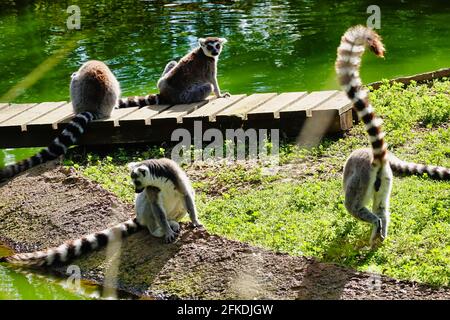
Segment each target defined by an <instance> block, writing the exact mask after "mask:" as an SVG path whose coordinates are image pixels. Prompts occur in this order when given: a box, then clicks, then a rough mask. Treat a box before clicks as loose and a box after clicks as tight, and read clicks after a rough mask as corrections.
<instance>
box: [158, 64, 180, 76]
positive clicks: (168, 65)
mask: <svg viewBox="0 0 450 320" xmlns="http://www.w3.org/2000/svg"><path fill="white" fill-rule="evenodd" d="M177 64H178V62H176V61H170V62H169V63H168V64H166V67H165V68H164V71H163V73H162V75H161V77H164V76H165V75H166V74H167V73H168V72H169V71H170V70H172V69H173V68H175V66H176V65H177Z"/></svg>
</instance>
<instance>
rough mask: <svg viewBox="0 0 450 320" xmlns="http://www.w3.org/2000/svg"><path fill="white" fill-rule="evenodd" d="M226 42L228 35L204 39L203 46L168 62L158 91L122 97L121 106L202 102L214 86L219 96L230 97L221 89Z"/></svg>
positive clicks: (202, 39)
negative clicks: (220, 71)
mask: <svg viewBox="0 0 450 320" xmlns="http://www.w3.org/2000/svg"><path fill="white" fill-rule="evenodd" d="M226 42H227V40H226V39H225V38H217V37H208V38H206V39H204V38H200V39H199V40H198V43H199V45H200V46H199V47H197V48H195V49H194V50H192V51H191V52H189V53H188V54H187V55H185V56H184V57H183V58H182V59H181V60H180V61H179V62H176V61H171V62H169V63H168V64H167V65H166V67H165V69H164V72H163V74H162V76H161V78H160V79H159V81H158V89H159V93H158V94H150V95H147V96H145V97H128V98H122V99H120V102H119V108H127V107H135V106H139V107H143V106H147V105H154V104H187V103H193V102H198V101H202V100H205V99H206V98H207V97H208V96H209V95H210V94H211V92H212V89H214V94H215V96H216V97H217V98H221V97H228V96H229V93H224V94H222V93H221V92H220V88H219V83H218V81H217V62H218V60H219V55H220V53H221V52H222V48H223V45H224V44H225V43H226Z"/></svg>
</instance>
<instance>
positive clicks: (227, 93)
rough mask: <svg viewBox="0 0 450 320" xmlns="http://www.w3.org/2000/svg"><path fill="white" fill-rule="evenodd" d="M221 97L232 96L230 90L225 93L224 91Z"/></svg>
mask: <svg viewBox="0 0 450 320" xmlns="http://www.w3.org/2000/svg"><path fill="white" fill-rule="evenodd" d="M220 97H221V98H229V97H231V94H230V93H229V92H225V93H222V94H221V95H220Z"/></svg>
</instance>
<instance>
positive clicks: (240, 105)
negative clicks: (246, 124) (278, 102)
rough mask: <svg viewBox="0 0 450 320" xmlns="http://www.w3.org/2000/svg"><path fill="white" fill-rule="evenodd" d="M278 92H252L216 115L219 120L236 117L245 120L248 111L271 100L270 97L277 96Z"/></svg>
mask: <svg viewBox="0 0 450 320" xmlns="http://www.w3.org/2000/svg"><path fill="white" fill-rule="evenodd" d="M276 96H277V94H276V93H255V94H252V95H250V96H248V97H246V98H244V99H242V100H240V101H239V102H237V103H235V104H233V105H232V106H230V107H229V108H226V109H225V110H223V111H221V112H219V113H218V114H217V115H216V120H217V121H227V120H233V118H234V119H240V120H245V119H246V117H247V113H249V112H250V111H252V110H253V109H255V108H257V107H259V106H260V105H262V104H263V103H265V102H267V101H269V100H270V99H272V98H274V97H276Z"/></svg>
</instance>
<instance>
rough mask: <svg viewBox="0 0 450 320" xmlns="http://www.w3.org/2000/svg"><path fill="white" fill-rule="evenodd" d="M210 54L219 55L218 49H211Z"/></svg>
mask: <svg viewBox="0 0 450 320" xmlns="http://www.w3.org/2000/svg"><path fill="white" fill-rule="evenodd" d="M211 54H212V55H213V56H218V55H219V51H215V50H214V51H211Z"/></svg>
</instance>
